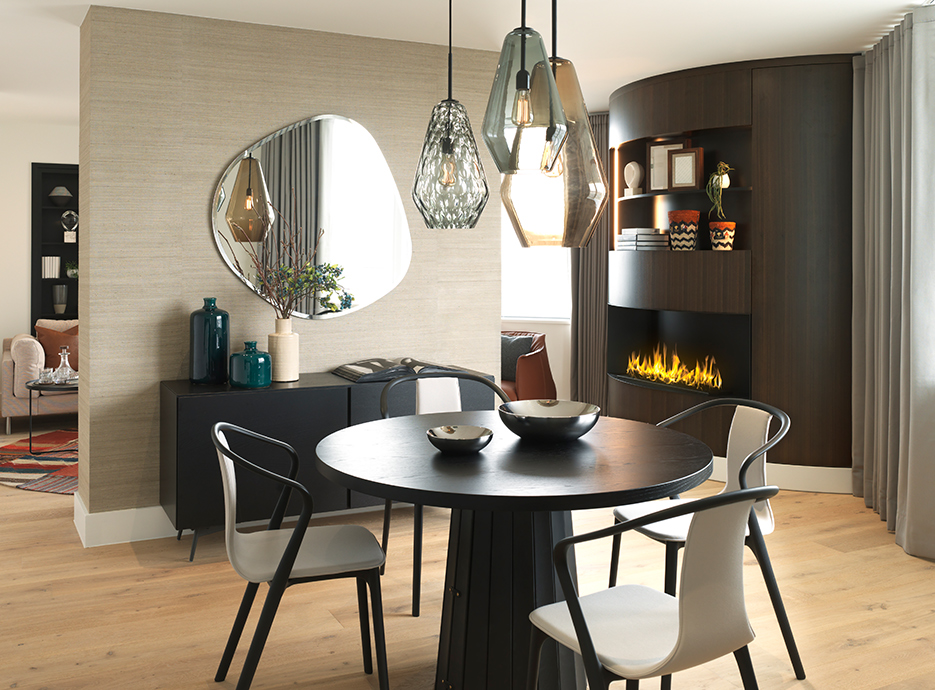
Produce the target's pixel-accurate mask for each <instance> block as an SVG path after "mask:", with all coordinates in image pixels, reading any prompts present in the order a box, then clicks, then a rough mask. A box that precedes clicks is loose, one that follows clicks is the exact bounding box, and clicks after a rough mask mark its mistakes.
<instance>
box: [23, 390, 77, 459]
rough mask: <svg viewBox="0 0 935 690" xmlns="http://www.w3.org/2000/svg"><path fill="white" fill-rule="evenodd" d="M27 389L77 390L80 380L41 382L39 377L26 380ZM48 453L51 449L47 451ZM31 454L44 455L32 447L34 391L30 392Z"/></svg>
mask: <svg viewBox="0 0 935 690" xmlns="http://www.w3.org/2000/svg"><path fill="white" fill-rule="evenodd" d="M26 389H27V390H29V391H39V392H62V393H64V392H66V391H69V392H70V391H76V390H78V382H77V381H74V382H72V383H39V379H33V380H32V381H27V382H26ZM45 452H46V453H48V452H51V451H45ZM29 454H30V455H42V453H40V452H38V451H33V449H32V392H30V394H29Z"/></svg>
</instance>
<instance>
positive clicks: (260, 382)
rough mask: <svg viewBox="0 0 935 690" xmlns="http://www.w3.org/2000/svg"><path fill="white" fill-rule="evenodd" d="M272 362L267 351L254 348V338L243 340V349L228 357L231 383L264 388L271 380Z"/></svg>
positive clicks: (243, 386)
mask: <svg viewBox="0 0 935 690" xmlns="http://www.w3.org/2000/svg"><path fill="white" fill-rule="evenodd" d="M272 374H273V369H272V362H271V359H270V356H269V353H268V352H260V351H259V350H257V349H256V341H255V340H246V341H244V351H243V352H235V353H234V354H232V355H231V359H230V379H231V385H232V386H235V387H237V388H266V387H267V386H268V385H269V384H270V383H271V382H272Z"/></svg>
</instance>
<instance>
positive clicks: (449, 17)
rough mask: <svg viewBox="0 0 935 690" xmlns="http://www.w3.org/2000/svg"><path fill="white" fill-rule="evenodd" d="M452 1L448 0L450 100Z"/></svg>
mask: <svg viewBox="0 0 935 690" xmlns="http://www.w3.org/2000/svg"><path fill="white" fill-rule="evenodd" d="M451 3H452V0H448V100H449V101H450V100H451Z"/></svg>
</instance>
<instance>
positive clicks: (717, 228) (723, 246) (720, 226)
mask: <svg viewBox="0 0 935 690" xmlns="http://www.w3.org/2000/svg"><path fill="white" fill-rule="evenodd" d="M708 228H709V229H710V231H711V249H714V250H716V251H729V250H731V249H733V248H734V235H735V234H736V232H737V229H736V228H737V224H736V223H732V222H730V221H712V222H710V223H708Z"/></svg>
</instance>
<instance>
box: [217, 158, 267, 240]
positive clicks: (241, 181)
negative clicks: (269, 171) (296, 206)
mask: <svg viewBox="0 0 935 690" xmlns="http://www.w3.org/2000/svg"><path fill="white" fill-rule="evenodd" d="M273 213H274V211H273V207H272V205H271V204H270V202H269V191H268V190H267V189H266V180H265V179H264V177H263V169H262V168H261V167H260V161H258V160H257V159H256V158H254V157H253V154H252V153H248V154H247V156H246V158H244V159H243V160H242V161H240V167H239V168H238V169H237V178H236V179H235V180H234V189H233V191H232V192H231V200H230V204H228V206H227V213H226V214H225V216H224V218H225V220H227V224H228V225H229V226H230V229H231V234H232V235H233V237H234V240H235V241H237V242H262V241H263V240H264V239H266V233H267V232H268V231H269V228H270V225H271V223H272V221H273Z"/></svg>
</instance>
